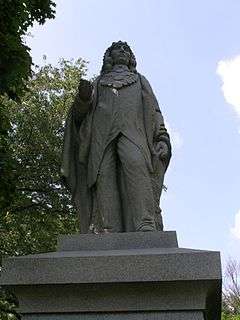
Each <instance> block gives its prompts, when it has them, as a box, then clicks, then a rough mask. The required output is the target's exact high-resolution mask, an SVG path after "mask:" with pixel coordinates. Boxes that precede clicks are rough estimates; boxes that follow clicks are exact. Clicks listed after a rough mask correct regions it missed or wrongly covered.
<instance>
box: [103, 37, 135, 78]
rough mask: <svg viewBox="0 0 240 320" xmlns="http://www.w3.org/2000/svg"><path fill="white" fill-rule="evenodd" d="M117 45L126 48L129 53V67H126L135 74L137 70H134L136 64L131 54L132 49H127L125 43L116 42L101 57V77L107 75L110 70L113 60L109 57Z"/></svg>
mask: <svg viewBox="0 0 240 320" xmlns="http://www.w3.org/2000/svg"><path fill="white" fill-rule="evenodd" d="M119 44H122V45H125V46H127V48H128V50H129V52H130V61H129V65H128V68H129V70H130V71H132V72H134V73H136V72H137V70H136V66H137V62H136V58H135V56H134V54H133V52H132V49H131V48H130V47H129V45H128V44H127V42H122V41H118V42H113V43H112V45H111V46H110V47H109V48H108V49H107V50H106V51H105V53H104V56H103V65H102V70H101V75H103V74H105V73H108V72H110V71H111V70H112V68H113V59H112V57H111V52H112V50H113V48H114V47H115V46H117V45H119Z"/></svg>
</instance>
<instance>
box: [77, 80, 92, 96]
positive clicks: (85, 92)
mask: <svg viewBox="0 0 240 320" xmlns="http://www.w3.org/2000/svg"><path fill="white" fill-rule="evenodd" d="M92 90H93V87H92V84H91V82H90V81H88V80H85V79H81V80H80V83H79V86H78V93H79V96H80V98H81V99H82V100H84V101H87V100H90V98H91V95H92Z"/></svg>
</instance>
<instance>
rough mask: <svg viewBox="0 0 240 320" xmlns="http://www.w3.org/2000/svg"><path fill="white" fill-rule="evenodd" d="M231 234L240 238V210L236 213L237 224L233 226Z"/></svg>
mask: <svg viewBox="0 0 240 320" xmlns="http://www.w3.org/2000/svg"><path fill="white" fill-rule="evenodd" d="M231 234H232V235H233V236H234V237H236V238H238V239H240V210H239V211H238V212H237V213H236V215H235V224H234V227H233V228H231Z"/></svg>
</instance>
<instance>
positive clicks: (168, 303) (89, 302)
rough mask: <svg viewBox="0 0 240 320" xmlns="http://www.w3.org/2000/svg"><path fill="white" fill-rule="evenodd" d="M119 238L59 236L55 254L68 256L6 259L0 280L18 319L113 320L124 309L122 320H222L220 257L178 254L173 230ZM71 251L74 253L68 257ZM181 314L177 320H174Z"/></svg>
mask: <svg viewBox="0 0 240 320" xmlns="http://www.w3.org/2000/svg"><path fill="white" fill-rule="evenodd" d="M141 236H142V239H141V240H140V238H141ZM115 237H116V238H117V239H118V241H116V242H114V238H115ZM124 237H125V241H124ZM124 237H122V235H121V234H116V233H115V234H107V235H102V236H100V237H99V238H98V236H96V235H92V234H88V235H81V236H73V237H72V236H63V237H61V239H60V241H59V250H60V249H64V250H66V251H57V252H50V253H43V254H38V255H28V256H22V257H13V258H8V259H5V260H4V263H3V271H2V276H1V280H0V282H1V284H2V285H4V286H8V287H9V288H10V289H11V290H12V291H14V293H15V294H16V295H17V296H18V297H19V300H20V301H19V302H20V311H21V312H22V313H23V314H25V315H28V314H35V315H36V318H32V319H34V320H35V319H42V320H44V319H45V318H43V317H42V316H41V317H40V316H39V314H41V315H42V313H45V314H46V313H48V314H51V313H55V314H56V313H57V314H59V315H61V314H63V313H64V314H68V315H69V314H70V313H76V314H78V318H69V319H74V320H75V319H85V318H84V317H85V316H86V315H85V313H89V312H97V313H99V312H100V313H99V315H101V317H103V318H101V317H99V318H96V319H118V318H117V313H121V314H122V312H123V311H124V312H125V313H124V317H126V319H127V318H129V319H130V314H129V312H133V314H134V313H136V315H134V316H136V317H137V316H138V317H139V319H164V320H165V319H169V320H170V319H203V318H202V315H203V312H204V313H206V319H207V320H210V319H220V318H219V316H220V308H221V265H220V255H219V252H214V251H202V250H192V249H184V248H178V247H177V242H176V238H175V233H174V232H166V233H165V232H162V233H159V234H156V233H154V232H149V233H147V234H146V233H142V234H141V233H138V235H136V233H129V234H128V233H125V234H124ZM138 237H139V238H138ZM165 237H166V239H164V238H165ZM81 239H83V241H82V244H80V242H81ZM98 239H99V243H98V242H97V241H96V240H98ZM131 239H132V241H131ZM174 239H175V240H174ZM115 240H116V239H115ZM138 240H139V241H138ZM173 240H174V241H173ZM87 242H89V250H87ZM108 242H110V243H111V245H110V244H109V243H108ZM114 243H115V244H114ZM174 243H175V245H176V247H173V244H174ZM164 244H166V245H169V247H163V245H164ZM136 246H137V248H136ZM157 246H158V247H157ZM73 248H74V249H78V250H79V251H68V250H70V249H73ZM94 248H95V250H94ZM104 248H105V249H104ZM117 248H118V249H117ZM80 249H82V250H80ZM96 249H97V250H96ZM153 311H154V312H155V313H152V312H153ZM166 311H168V312H166ZM186 311H189V313H188V312H187V313H186ZM106 312H107V313H108V314H104V313H106ZM113 312H115V313H116V314H114V315H113V314H109V313H113ZM139 312H140V313H139ZM178 312H180V314H181V317H182V318H176V314H177V313H178ZM191 312H192V313H191ZM83 313H84V314H83ZM138 313H139V314H138ZM145 313H146V314H147V317H146V318H144V317H145ZM131 314H132V313H131ZM148 314H149V317H148ZM190 314H191V316H190ZM29 316H30V315H29ZM29 316H28V317H29ZM49 316H50V315H49ZM53 316H54V315H52V316H51V317H52V319H54V320H55V318H54V317H53ZM28 317H26V319H31V318H28ZM51 317H50V318H46V319H51ZM82 317H83V318H82ZM106 317H107V318H106ZM23 319H24V318H23ZM56 319H61V318H56ZM66 319H68V318H66ZM89 319H95V318H94V315H92V314H89ZM131 319H132V318H131ZM133 319H134V318H133ZM24 320H25V319H24Z"/></svg>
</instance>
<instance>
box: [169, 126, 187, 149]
mask: <svg viewBox="0 0 240 320" xmlns="http://www.w3.org/2000/svg"><path fill="white" fill-rule="evenodd" d="M165 125H166V128H167V131H168V133H169V135H170V139H171V144H172V148H173V149H175V150H176V149H180V148H181V147H182V145H183V139H182V137H181V135H180V133H179V132H178V131H177V130H176V129H174V128H173V127H172V126H171V125H170V124H169V123H168V122H167V121H165Z"/></svg>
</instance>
